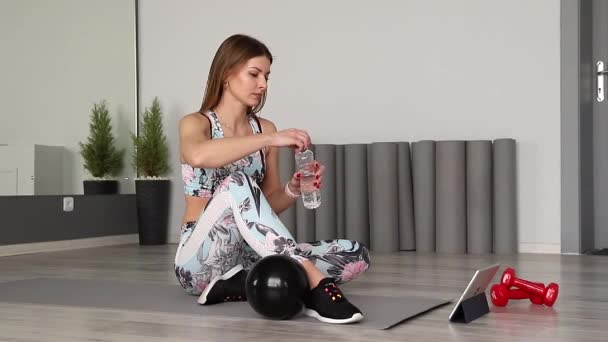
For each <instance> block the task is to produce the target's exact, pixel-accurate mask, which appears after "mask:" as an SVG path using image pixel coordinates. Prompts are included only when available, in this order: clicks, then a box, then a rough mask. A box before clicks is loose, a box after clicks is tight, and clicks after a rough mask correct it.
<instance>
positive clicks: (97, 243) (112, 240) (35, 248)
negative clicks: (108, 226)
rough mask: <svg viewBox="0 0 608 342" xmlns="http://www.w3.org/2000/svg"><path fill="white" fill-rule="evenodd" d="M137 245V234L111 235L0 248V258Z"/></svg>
mask: <svg viewBox="0 0 608 342" xmlns="http://www.w3.org/2000/svg"><path fill="white" fill-rule="evenodd" d="M131 243H139V236H138V234H125V235H112V236H102V237H95V238H86V239H74V240H61V241H49V242H34V243H23V244H16V245H6V246H0V257H3V256H9V255H20V254H31V253H44V252H57V251H66V250H70V249H80V248H93V247H103V246H113V245H125V244H131Z"/></svg>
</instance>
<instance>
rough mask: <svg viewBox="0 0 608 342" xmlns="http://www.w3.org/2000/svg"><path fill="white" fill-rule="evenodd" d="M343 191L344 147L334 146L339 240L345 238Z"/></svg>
mask: <svg viewBox="0 0 608 342" xmlns="http://www.w3.org/2000/svg"><path fill="white" fill-rule="evenodd" d="M344 189H345V186H344V145H336V232H337V238H339V239H343V238H345V237H346V233H345V231H344V229H345V228H344V227H345V222H344V220H345V218H344V212H345V207H344Z"/></svg>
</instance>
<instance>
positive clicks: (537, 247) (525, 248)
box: [518, 242, 562, 254]
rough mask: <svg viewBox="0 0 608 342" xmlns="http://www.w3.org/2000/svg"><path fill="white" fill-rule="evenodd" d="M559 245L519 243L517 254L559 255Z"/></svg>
mask: <svg viewBox="0 0 608 342" xmlns="http://www.w3.org/2000/svg"><path fill="white" fill-rule="evenodd" d="M561 249H562V248H561V245H560V244H559V243H535V242H520V243H519V251H518V252H519V253H545V254H560V253H561Z"/></svg>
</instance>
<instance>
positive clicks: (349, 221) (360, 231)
mask: <svg viewBox="0 0 608 342" xmlns="http://www.w3.org/2000/svg"><path fill="white" fill-rule="evenodd" d="M343 176H344V208H345V212H344V225H345V232H346V238H347V239H350V240H354V241H358V242H360V243H362V244H365V245H366V246H368V247H369V246H370V244H369V242H370V238H369V209H368V184H367V181H368V180H367V145H366V144H347V145H345V146H344V175H343Z"/></svg>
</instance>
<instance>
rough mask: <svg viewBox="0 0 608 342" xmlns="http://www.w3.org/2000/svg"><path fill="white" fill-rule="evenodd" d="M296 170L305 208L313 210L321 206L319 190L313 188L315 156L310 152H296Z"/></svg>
mask: <svg viewBox="0 0 608 342" xmlns="http://www.w3.org/2000/svg"><path fill="white" fill-rule="evenodd" d="M295 158H296V169H297V170H298V171H299V172H300V173H301V174H302V178H300V191H301V192H302V203H303V204H304V207H305V208H308V209H315V208H318V207H319V206H320V205H321V190H319V189H317V188H316V187H315V180H316V179H315V156H314V154H313V153H312V151H311V150H306V151H304V152H296V155H295Z"/></svg>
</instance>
